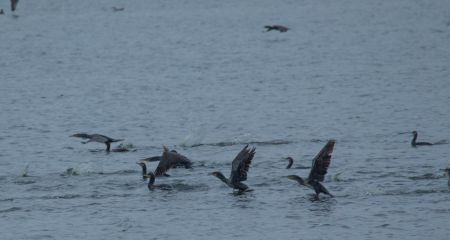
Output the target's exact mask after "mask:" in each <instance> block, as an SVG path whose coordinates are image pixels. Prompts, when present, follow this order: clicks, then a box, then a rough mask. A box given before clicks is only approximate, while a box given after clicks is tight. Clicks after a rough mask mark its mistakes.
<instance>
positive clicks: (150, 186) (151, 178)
mask: <svg viewBox="0 0 450 240" xmlns="http://www.w3.org/2000/svg"><path fill="white" fill-rule="evenodd" d="M144 177H146V178H148V179H149V180H148V185H147V187H148V190H150V191H153V190H155V189H156V188H157V189H161V190H172V186H170V185H168V184H158V185H155V184H154V183H155V174H153V172H151V171H150V172H148V174H146V175H144Z"/></svg>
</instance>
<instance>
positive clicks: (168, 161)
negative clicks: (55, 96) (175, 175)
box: [137, 146, 192, 179]
mask: <svg viewBox="0 0 450 240" xmlns="http://www.w3.org/2000/svg"><path fill="white" fill-rule="evenodd" d="M163 148H164V151H163V154H162V156H161V159H160V161H159V164H158V166H157V167H156V170H155V176H156V177H160V176H169V175H168V174H166V172H167V171H168V170H169V169H171V168H174V167H177V166H184V167H185V168H191V167H192V162H191V160H189V159H188V158H187V157H185V156H183V155H181V154H179V153H177V152H176V151H169V149H168V148H167V147H166V146H163ZM144 160H145V159H144ZM144 160H141V161H139V162H137V164H138V165H140V166H141V167H142V176H143V178H144V179H145V178H146V176H145V175H147V166H146V165H145V161H144Z"/></svg>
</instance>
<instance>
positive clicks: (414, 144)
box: [411, 131, 433, 147]
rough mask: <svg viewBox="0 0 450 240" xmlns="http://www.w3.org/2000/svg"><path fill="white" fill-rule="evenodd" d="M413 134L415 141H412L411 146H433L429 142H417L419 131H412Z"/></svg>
mask: <svg viewBox="0 0 450 240" xmlns="http://www.w3.org/2000/svg"><path fill="white" fill-rule="evenodd" d="M412 134H413V139H412V141H411V146H413V147H416V146H431V145H433V144H432V143H429V142H416V140H417V131H412Z"/></svg>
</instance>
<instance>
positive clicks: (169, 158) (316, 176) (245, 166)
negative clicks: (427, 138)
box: [71, 131, 450, 200]
mask: <svg viewBox="0 0 450 240" xmlns="http://www.w3.org/2000/svg"><path fill="white" fill-rule="evenodd" d="M412 134H413V139H412V141H411V146H412V147H417V146H431V145H434V144H433V143H429V142H417V131H413V132H412ZM71 137H78V138H82V139H87V141H85V142H82V143H83V144H86V143H89V142H98V143H103V144H105V145H106V151H107V152H109V151H111V143H114V142H119V141H123V139H113V138H110V137H107V136H104V135H100V134H86V133H77V134H74V135H72V136H71ZM335 143H336V141H335V140H329V141H328V142H327V143H326V144H325V146H324V147H323V148H322V149H321V150H320V152H319V153H318V154H317V155H316V156H315V157H314V158H313V160H312V166H311V170H310V172H309V175H308V177H307V178H302V177H299V176H297V175H289V176H287V178H288V179H290V180H293V181H296V182H298V183H299V184H300V185H302V186H305V187H308V188H310V189H312V190H314V192H315V195H314V199H315V200H319V194H320V193H322V194H326V195H328V196H330V197H333V195H332V194H331V193H330V192H329V191H328V190H327V189H326V188H325V187H324V186H323V185H322V183H321V182H323V181H324V179H325V175H326V174H327V171H328V168H329V166H330V163H331V155H332V153H333V149H334V145H335ZM163 149H164V150H163V153H162V155H161V156H153V157H149V158H145V159H142V160H140V161H138V162H137V164H138V165H139V166H140V167H141V168H142V178H143V179H144V180H148V185H147V186H148V189H149V190H154V189H162V190H170V189H172V187H171V186H170V185H167V184H155V178H157V177H162V176H166V177H169V176H170V175H168V174H167V172H168V171H169V170H170V169H171V168H177V167H184V168H192V165H193V164H192V161H191V160H190V159H189V158H187V157H186V156H183V155H182V154H180V153H178V152H177V151H175V150H169V149H168V148H167V147H166V146H163ZM255 150H256V148H254V147H253V148H249V146H248V145H246V146H245V147H244V148H243V149H242V150H241V151H240V152H239V153H238V154H237V155H236V157H235V158H234V160H233V161H232V162H231V173H230V176H229V177H228V178H227V177H225V175H224V174H223V173H221V172H220V171H214V172H211V173H209V175H212V176H215V177H217V178H218V179H219V180H221V181H222V182H224V183H225V184H226V185H227V186H229V187H230V188H232V189H233V190H237V193H238V194H241V193H244V192H248V191H252V189H250V188H249V187H248V186H247V185H246V184H244V183H243V182H244V181H246V180H247V173H248V171H249V168H250V165H251V163H252V160H253V158H254V156H255V153H256V151H255ZM286 159H287V160H288V161H289V163H288V165H287V167H286V168H287V169H289V168H291V167H292V165H293V162H294V159H293V158H292V157H287V158H286ZM157 161H159V164H158V166H157V167H156V169H155V170H154V171H149V170H148V169H147V165H146V163H148V162H157ZM445 171H446V173H447V175H448V177H449V179H448V185H449V186H450V168H447V169H445Z"/></svg>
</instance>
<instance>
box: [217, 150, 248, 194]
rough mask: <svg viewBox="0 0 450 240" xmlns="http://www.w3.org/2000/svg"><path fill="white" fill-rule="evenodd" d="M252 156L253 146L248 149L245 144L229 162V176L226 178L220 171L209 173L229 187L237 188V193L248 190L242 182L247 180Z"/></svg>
mask: <svg viewBox="0 0 450 240" xmlns="http://www.w3.org/2000/svg"><path fill="white" fill-rule="evenodd" d="M254 156H255V148H252V149H248V145H246V146H245V147H244V148H243V149H242V150H241V151H240V152H239V154H238V155H237V156H236V157H235V158H234V160H233V162H232V163H231V174H230V178H226V177H225V176H224V175H223V174H222V173H221V172H212V173H209V175H213V176H215V177H217V178H219V179H220V180H221V181H222V182H224V183H225V184H226V185H227V186H229V187H230V188H233V189H238V190H239V193H242V192H244V191H249V188H248V186H247V185H245V184H244V183H242V182H243V181H245V180H247V172H248V169H249V167H250V164H251V163H252V159H253V157H254Z"/></svg>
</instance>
